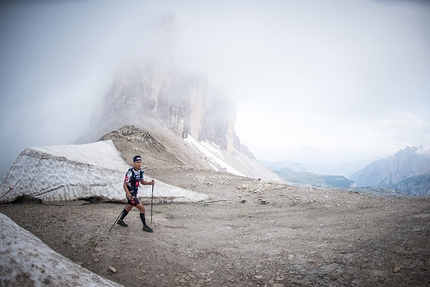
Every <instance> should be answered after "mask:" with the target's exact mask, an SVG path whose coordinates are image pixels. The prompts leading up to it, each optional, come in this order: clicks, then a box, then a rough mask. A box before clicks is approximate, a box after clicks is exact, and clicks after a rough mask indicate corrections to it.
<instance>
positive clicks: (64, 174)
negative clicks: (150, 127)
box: [0, 140, 219, 202]
mask: <svg viewBox="0 0 430 287" xmlns="http://www.w3.org/2000/svg"><path fill="white" fill-rule="evenodd" d="M129 168H130V166H128V165H127V164H126V163H125V162H124V161H123V160H122V158H121V157H120V155H119V152H118V151H117V149H116V148H115V146H114V144H113V142H112V141H111V140H109V141H100V142H95V143H90V144H82V145H57V146H47V147H36V148H28V149H26V150H24V151H23V152H22V153H21V154H20V155H19V156H18V158H17V160H16V161H15V163H14V164H13V165H12V167H11V168H10V170H9V172H8V174H7V175H6V177H5V178H4V180H3V181H2V182H1V184H0V202H11V201H13V200H15V199H16V198H18V197H19V196H24V195H26V196H32V197H35V198H39V199H41V200H43V201H64V200H75V199H79V198H88V197H91V196H99V197H103V198H106V199H109V200H112V201H124V202H125V193H124V190H123V187H122V186H123V180H124V175H125V173H126V171H127V170H128V169H129ZM145 179H146V180H151V179H153V178H151V177H149V176H147V175H146V174H145ZM152 194H153V195H154V198H155V199H157V198H159V199H162V200H164V201H166V200H167V201H168V202H198V201H207V200H210V201H212V200H217V199H219V198H218V197H216V196H214V195H208V194H203V193H198V192H195V191H191V190H186V189H182V188H179V187H176V186H172V185H169V184H165V183H163V182H160V181H156V185H155V187H154V193H152V190H151V189H150V188H149V186H144V187H141V188H140V190H139V198H141V199H142V200H145V197H146V198H150V197H151V196H152Z"/></svg>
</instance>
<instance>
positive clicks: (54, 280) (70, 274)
mask: <svg viewBox="0 0 430 287" xmlns="http://www.w3.org/2000/svg"><path fill="white" fill-rule="evenodd" d="M0 225H1V228H0V238H1V240H0V255H1V261H0V270H1V271H2V272H1V277H0V286H94V287H98V286H122V285H120V284H117V283H115V282H112V281H110V280H107V279H105V278H103V277H100V276H99V275H96V274H94V273H92V272H90V271H88V270H87V269H85V268H83V267H81V266H79V265H77V264H75V263H73V262H72V261H71V260H70V259H68V258H66V257H64V256H63V255H60V254H58V253H57V252H55V251H54V250H52V249H51V248H49V247H48V246H47V245H46V244H45V243H43V242H42V241H41V240H40V239H39V238H37V237H36V236H34V235H33V234H31V233H30V232H28V231H27V230H25V229H23V228H21V227H19V226H18V225H17V224H16V223H14V222H13V221H12V220H11V219H10V218H9V217H7V216H6V215H4V214H2V213H0Z"/></svg>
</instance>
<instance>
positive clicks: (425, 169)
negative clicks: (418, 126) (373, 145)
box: [351, 146, 430, 195]
mask: <svg viewBox="0 0 430 287" xmlns="http://www.w3.org/2000/svg"><path fill="white" fill-rule="evenodd" d="M429 174H430V151H428V150H424V148H423V147H422V146H420V147H419V148H418V147H412V148H411V147H406V148H405V149H403V150H400V151H399V152H397V153H396V154H394V156H389V157H387V158H385V159H381V160H378V161H374V162H372V163H371V164H369V165H367V166H366V167H365V168H364V169H362V170H359V171H357V172H356V173H354V174H353V175H351V179H352V180H354V181H355V182H356V184H357V186H358V187H386V188H394V189H398V190H400V191H403V192H407V193H410V194H412V195H427V194H428V191H429V190H430V181H429V180H428V178H429Z"/></svg>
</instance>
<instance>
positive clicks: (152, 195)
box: [151, 180, 154, 224]
mask: <svg viewBox="0 0 430 287" xmlns="http://www.w3.org/2000/svg"><path fill="white" fill-rule="evenodd" d="M152 182H154V180H152ZM153 202H154V184H152V194H151V224H152V204H153Z"/></svg>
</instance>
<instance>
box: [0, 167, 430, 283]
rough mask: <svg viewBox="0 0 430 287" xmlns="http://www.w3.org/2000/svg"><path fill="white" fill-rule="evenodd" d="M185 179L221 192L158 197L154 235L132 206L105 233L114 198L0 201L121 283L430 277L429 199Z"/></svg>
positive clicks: (54, 243) (219, 178) (196, 176)
mask: <svg viewBox="0 0 430 287" xmlns="http://www.w3.org/2000/svg"><path fill="white" fill-rule="evenodd" d="M187 175H188V177H187ZM187 175H186V174H183V175H181V176H171V178H172V181H173V180H174V179H175V180H176V181H178V178H182V181H181V180H179V182H177V185H187V184H188V185H189V186H188V188H193V189H195V190H200V191H202V190H204V191H205V192H211V193H215V194H218V195H220V196H223V197H224V198H226V200H225V201H220V202H214V203H196V204H164V205H155V206H154V209H153V224H152V226H153V227H154V233H152V234H150V233H146V232H142V231H141V223H140V220H139V216H138V211H137V210H136V209H134V210H133V211H132V212H131V213H130V214H129V215H128V216H127V218H126V222H127V223H128V224H129V225H130V226H129V227H128V228H124V227H121V226H118V225H115V226H114V228H113V229H112V231H111V232H110V233H109V232H108V230H109V228H110V227H111V225H112V223H113V222H114V220H115V219H116V217H117V216H118V214H119V212H120V211H121V210H122V208H123V206H124V205H122V204H113V203H100V204H83V205H82V202H73V203H67V204H64V205H62V206H54V205H43V204H15V205H1V206H0V212H2V213H4V214H6V215H8V216H9V217H11V218H12V220H14V221H15V222H16V223H18V224H19V225H20V226H22V227H24V228H25V229H27V230H29V231H31V232H32V233H33V234H35V235H36V236H38V237H39V238H41V239H42V240H43V241H44V242H45V243H46V244H48V245H49V246H50V247H51V248H53V249H54V250H56V251H58V252H59V253H61V254H63V255H65V256H66V257H68V258H70V259H71V260H73V261H74V262H76V263H78V264H81V265H82V266H83V267H85V268H87V269H89V270H91V271H93V272H95V273H97V274H100V275H101V276H104V277H106V278H108V279H111V280H113V281H116V282H118V283H121V284H123V285H125V286H429V285H430V240H429V238H430V198H429V197H426V198H403V199H395V198H378V197H371V196H366V195H358V194H354V193H350V192H342V191H332V190H316V189H310V188H297V187H289V186H285V185H277V184H270V183H261V182H257V181H251V180H247V179H242V178H235V179H232V178H225V176H226V175H216V176H215V175H213V174H204V173H188V174H187ZM168 178H169V175H168V174H166V175H165V178H164V179H163V180H164V181H166V182H168V181H169V179H168ZM232 180H233V181H232ZM190 182H191V183H190ZM211 182H212V184H210V183H211ZM266 201H267V202H268V203H267V204H262V202H263V203H264V202H266ZM147 210H148V214H147V218H148V221H150V215H149V210H150V207H149V206H147ZM109 266H112V267H114V268H115V269H116V270H117V272H116V273H112V272H111V271H109V270H108V268H109Z"/></svg>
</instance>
